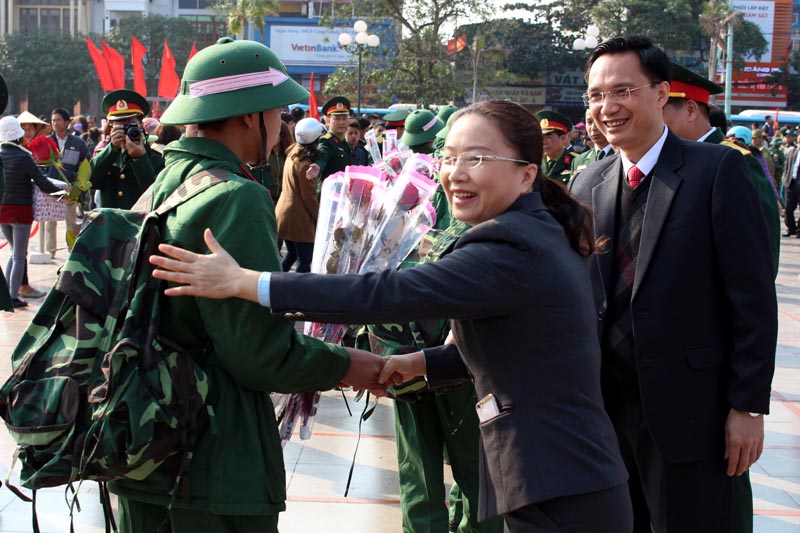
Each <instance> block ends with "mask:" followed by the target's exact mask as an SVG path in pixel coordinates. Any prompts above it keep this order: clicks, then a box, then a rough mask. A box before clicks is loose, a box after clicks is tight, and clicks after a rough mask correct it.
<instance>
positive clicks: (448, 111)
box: [436, 105, 458, 124]
mask: <svg viewBox="0 0 800 533" xmlns="http://www.w3.org/2000/svg"><path fill="white" fill-rule="evenodd" d="M456 111H458V108H457V107H456V106H454V105H443V106H442V107H440V108H439V112H438V113H436V118H438V119H439V120H441V121H442V122H443V123H445V124H446V123H447V121H448V120H449V119H450V116H451V115H452V114H453V113H455V112H456Z"/></svg>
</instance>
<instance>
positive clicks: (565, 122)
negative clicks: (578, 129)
mask: <svg viewBox="0 0 800 533" xmlns="http://www.w3.org/2000/svg"><path fill="white" fill-rule="evenodd" d="M536 120H538V121H539V126H541V127H542V133H543V134H546V133H550V132H552V131H554V132H557V133H559V134H561V135H564V134H567V133H569V130H571V129H572V122H570V121H569V119H568V118H567V117H565V116H564V115H562V114H561V113H558V112H557V111H551V110H545V111H539V112H537V113H536Z"/></svg>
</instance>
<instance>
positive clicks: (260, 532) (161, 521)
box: [119, 496, 278, 533]
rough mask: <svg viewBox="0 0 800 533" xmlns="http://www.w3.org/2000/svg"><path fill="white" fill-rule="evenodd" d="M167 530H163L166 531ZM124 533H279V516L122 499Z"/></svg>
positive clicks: (121, 531)
mask: <svg viewBox="0 0 800 533" xmlns="http://www.w3.org/2000/svg"><path fill="white" fill-rule="evenodd" d="M162 526H163V529H162ZM119 531H120V533H155V532H157V531H163V532H164V533H198V532H203V533H278V515H276V514H273V515H255V516H254V515H241V516H231V515H218V514H214V513H211V512H209V511H204V510H202V509H177V508H175V507H173V508H172V509H167V508H166V507H164V506H161V505H154V504H150V503H144V502H138V501H135V500H129V499H128V498H125V497H123V496H119Z"/></svg>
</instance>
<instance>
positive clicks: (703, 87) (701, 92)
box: [664, 63, 781, 505]
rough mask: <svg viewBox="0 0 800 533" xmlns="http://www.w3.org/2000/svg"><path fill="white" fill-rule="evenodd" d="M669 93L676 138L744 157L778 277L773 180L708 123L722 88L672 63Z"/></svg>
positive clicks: (667, 112)
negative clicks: (718, 146)
mask: <svg viewBox="0 0 800 533" xmlns="http://www.w3.org/2000/svg"><path fill="white" fill-rule="evenodd" d="M669 90H670V92H669V100H668V101H667V105H666V106H664V123H665V124H666V125H667V127H668V128H669V129H670V130H672V132H673V133H674V134H675V135H677V136H678V137H681V138H682V139H687V140H692V141H699V142H708V143H714V144H724V145H726V146H728V147H730V148H732V149H734V150H737V151H739V152H741V154H742V155H743V156H744V159H745V161H746V162H747V169H748V170H749V173H750V177H751V178H752V180H753V184H754V185H755V188H756V191H757V192H758V196H759V198H760V200H761V210H762V212H763V214H764V219H765V220H766V222H767V228H768V229H769V240H770V249H771V250H772V259H773V264H774V267H775V274H776V275H777V273H778V251H779V247H780V238H781V223H780V214H779V210H778V199H777V197H776V194H775V189H774V188H773V186H772V185H771V184H770V178H769V177H767V175H766V174H765V173H764V168H763V167H762V166H761V162H760V161H759V160H758V159H756V157H755V156H754V155H753V153H752V152H751V151H750V148H749V147H747V146H746V145H745V144H743V143H741V142H737V141H736V140H735V139H725V135H724V134H723V132H722V131H720V130H719V129H718V128H714V127H712V126H711V123H710V122H709V119H708V101H709V98H710V96H711V95H712V94H719V93H721V92H722V91H723V89H722V87H720V86H719V85H717V84H716V83H713V82H711V81H709V80H707V79H705V78H704V77H702V76H700V75H699V74H695V73H694V72H692V71H691V70H689V69H687V68H685V67H683V66H682V65H678V64H677V63H673V64H672V82H671V83H670V89H669ZM745 129H747V128H745ZM748 133H749V131H748ZM751 505H752V503H751Z"/></svg>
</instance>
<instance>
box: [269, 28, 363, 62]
mask: <svg viewBox="0 0 800 533" xmlns="http://www.w3.org/2000/svg"><path fill="white" fill-rule="evenodd" d="M348 29H350V31H351V32H352V28H345V27H342V28H324V27H319V26H305V25H304V26H270V28H269V47H270V48H271V49H272V51H273V52H275V54H277V56H278V58H279V59H280V60H281V61H283V62H284V64H286V65H287V66H288V65H308V66H315V65H349V64H352V63H353V55H352V54H350V53H349V52H347V51H345V50H342V49H340V48H339V34H340V33H342V32H346V31H347V30H348Z"/></svg>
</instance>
